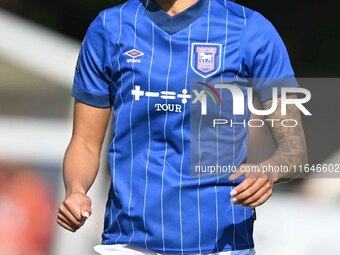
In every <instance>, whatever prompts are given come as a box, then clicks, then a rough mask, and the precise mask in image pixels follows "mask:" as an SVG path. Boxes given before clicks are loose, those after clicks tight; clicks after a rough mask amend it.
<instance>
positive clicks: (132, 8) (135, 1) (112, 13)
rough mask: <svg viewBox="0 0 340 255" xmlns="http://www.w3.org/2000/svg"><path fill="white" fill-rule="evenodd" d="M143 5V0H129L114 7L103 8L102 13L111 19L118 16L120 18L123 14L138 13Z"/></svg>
mask: <svg viewBox="0 0 340 255" xmlns="http://www.w3.org/2000/svg"><path fill="white" fill-rule="evenodd" d="M141 5H142V1H141V0H129V1H125V2H122V3H121V4H119V5H116V6H114V7H111V8H107V9H105V10H103V11H102V12H101V13H100V15H104V16H105V18H106V19H110V18H117V17H118V18H119V17H121V16H122V15H124V16H126V15H129V14H136V11H137V10H138V9H139V8H140V6H141Z"/></svg>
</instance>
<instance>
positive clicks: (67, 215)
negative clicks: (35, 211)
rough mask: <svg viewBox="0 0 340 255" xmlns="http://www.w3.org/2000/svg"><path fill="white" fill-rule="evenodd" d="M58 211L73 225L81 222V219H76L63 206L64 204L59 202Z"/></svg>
mask: <svg viewBox="0 0 340 255" xmlns="http://www.w3.org/2000/svg"><path fill="white" fill-rule="evenodd" d="M59 212H60V213H61V214H63V215H64V217H65V218H67V219H68V220H69V221H71V222H72V224H73V225H78V224H79V223H80V222H81V219H80V220H78V219H76V218H75V217H74V216H73V214H72V213H71V212H70V211H69V209H68V208H66V207H65V205H64V204H61V205H60V207H59Z"/></svg>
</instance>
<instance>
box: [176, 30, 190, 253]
mask: <svg viewBox="0 0 340 255" xmlns="http://www.w3.org/2000/svg"><path fill="white" fill-rule="evenodd" d="M190 37H191V25H190V26H189V32H188V56H187V67H186V72H185V86H184V88H185V89H187V88H188V74H189V65H190V52H191V51H190ZM185 111H186V104H184V106H183V113H182V124H181V136H182V158H181V166H180V174H179V176H180V179H179V219H180V223H179V229H180V239H181V253H182V254H184V250H183V220H182V175H183V163H184V154H185V147H184V117H185Z"/></svg>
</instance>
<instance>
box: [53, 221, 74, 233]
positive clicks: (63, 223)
mask: <svg viewBox="0 0 340 255" xmlns="http://www.w3.org/2000/svg"><path fill="white" fill-rule="evenodd" d="M57 223H58V224H59V225H60V226H62V227H63V228H65V229H67V230H69V231H71V232H75V229H73V228H72V227H70V226H69V225H68V224H67V223H65V222H63V221H62V220H61V219H57Z"/></svg>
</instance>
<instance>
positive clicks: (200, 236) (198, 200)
mask: <svg viewBox="0 0 340 255" xmlns="http://www.w3.org/2000/svg"><path fill="white" fill-rule="evenodd" d="M210 9H211V1H210V0H209V5H208V19H207V40H206V43H209V35H210ZM204 82H205V79H204ZM201 127H202V115H201V116H200V122H199V126H198V165H199V166H201V157H202V153H201ZM200 188H201V174H200V172H198V186H197V215H198V249H199V251H200V254H202V247H201V242H202V233H201V208H200Z"/></svg>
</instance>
